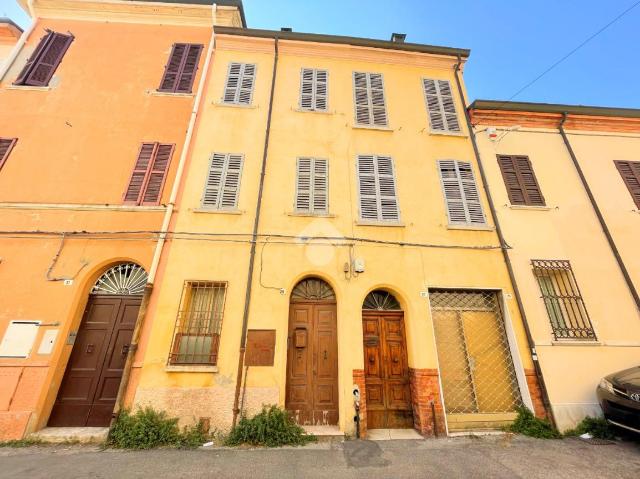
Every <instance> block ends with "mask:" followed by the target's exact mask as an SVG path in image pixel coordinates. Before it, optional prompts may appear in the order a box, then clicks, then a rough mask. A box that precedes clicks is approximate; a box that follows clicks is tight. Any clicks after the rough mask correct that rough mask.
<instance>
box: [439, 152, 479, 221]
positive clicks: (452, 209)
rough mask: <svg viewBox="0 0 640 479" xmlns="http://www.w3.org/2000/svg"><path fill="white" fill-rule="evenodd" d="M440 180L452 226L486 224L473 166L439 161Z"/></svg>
mask: <svg viewBox="0 0 640 479" xmlns="http://www.w3.org/2000/svg"><path fill="white" fill-rule="evenodd" d="M438 169H439V170H440V180H441V182H442V191H443V193H444V199H445V203H446V205H447V216H448V217H449V223H451V224H468V225H484V224H485V223H486V220H485V217H484V213H483V211H482V205H481V203H480V195H479V193H478V188H477V185H476V180H475V177H474V175H473V169H472V168H471V164H470V163H467V162H465V161H455V160H440V161H438Z"/></svg>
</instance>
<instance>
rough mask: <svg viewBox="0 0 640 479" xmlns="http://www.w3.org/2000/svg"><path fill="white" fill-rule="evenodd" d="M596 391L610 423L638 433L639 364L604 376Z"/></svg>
mask: <svg viewBox="0 0 640 479" xmlns="http://www.w3.org/2000/svg"><path fill="white" fill-rule="evenodd" d="M596 392H597V394H598V400H599V401H600V406H601V407H602V412H603V413H604V417H605V419H606V420H607V421H609V423H610V424H613V425H614V426H618V427H622V428H624V429H628V430H629V431H633V432H636V433H638V434H640V366H637V367H635V368H630V369H625V370H624V371H618V372H617V373H613V374H610V375H608V376H605V377H604V378H602V379H601V380H600V384H599V385H598V388H597V390H596Z"/></svg>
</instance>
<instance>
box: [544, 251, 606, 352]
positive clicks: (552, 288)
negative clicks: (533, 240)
mask: <svg viewBox="0 0 640 479" xmlns="http://www.w3.org/2000/svg"><path fill="white" fill-rule="evenodd" d="M531 265H532V266H533V272H534V274H535V275H536V278H537V280H538V285H539V286H540V292H541V293H542V296H541V297H542V300H543V301H544V305H545V307H546V309H547V314H548V315H549V320H550V321H551V329H552V330H553V336H554V338H555V339H577V340H593V341H595V340H597V338H596V333H595V331H594V330H593V326H592V325H591V320H590V319H589V314H588V313H587V308H586V307H585V304H584V301H583V300H582V295H581V294H580V289H579V288H578V284H577V283H576V279H575V277H574V275H573V271H572V269H571V264H570V263H569V261H564V260H540V259H534V260H532V261H531Z"/></svg>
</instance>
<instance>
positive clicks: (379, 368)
mask: <svg viewBox="0 0 640 479" xmlns="http://www.w3.org/2000/svg"><path fill="white" fill-rule="evenodd" d="M362 330H363V337H364V369H365V383H366V399H367V427H368V428H369V429H387V428H389V429H394V428H411V427H413V410H412V406H411V387H410V384H409V366H408V362H407V342H406V339H405V333H404V316H403V313H402V311H363V312H362Z"/></svg>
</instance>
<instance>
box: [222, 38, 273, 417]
mask: <svg viewBox="0 0 640 479" xmlns="http://www.w3.org/2000/svg"><path fill="white" fill-rule="evenodd" d="M274 50H275V51H274V59H273V74H272V76H271V92H270V93H269V109H268V111H267V128H266V132H265V136H264V150H263V153H262V166H261V168H260V184H259V186H258V200H257V202H256V213H255V217H254V221H253V234H252V236H251V251H250V253H249V269H248V271H247V288H246V291H245V298H244V311H243V313H242V334H241V336H240V351H239V353H240V354H239V357H238V374H237V377H236V390H235V395H234V399H233V423H232V424H233V426H235V425H236V421H237V420H238V414H239V413H240V409H239V408H238V401H239V399H240V389H241V387H242V367H243V366H244V353H245V350H246V345H247V329H248V326H249V306H250V305H251V286H252V283H253V269H254V264H255V257H256V244H257V242H258V226H259V224H260V211H261V208H262V192H263V190H264V177H265V175H266V168H267V155H268V153H269V135H270V133H271V114H272V112H273V96H274V91H275V86H276V74H277V72H278V37H277V36H276V37H275V38H274ZM245 387H246V384H245Z"/></svg>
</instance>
